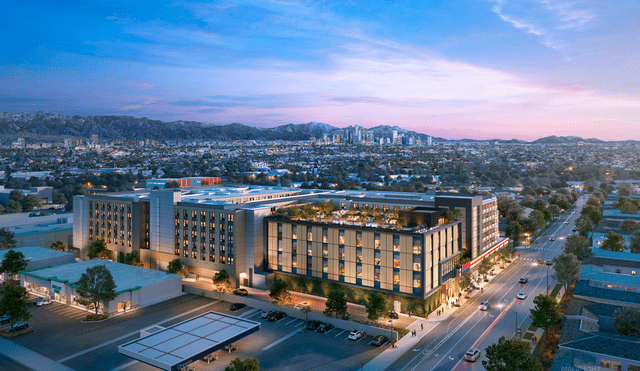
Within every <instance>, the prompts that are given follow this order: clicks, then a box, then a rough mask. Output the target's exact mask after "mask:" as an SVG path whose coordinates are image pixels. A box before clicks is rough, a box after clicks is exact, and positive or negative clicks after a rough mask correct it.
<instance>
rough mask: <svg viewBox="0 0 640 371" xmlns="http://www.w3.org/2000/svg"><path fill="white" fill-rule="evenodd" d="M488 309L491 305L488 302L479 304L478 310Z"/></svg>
mask: <svg viewBox="0 0 640 371" xmlns="http://www.w3.org/2000/svg"><path fill="white" fill-rule="evenodd" d="M489 307H491V303H489V301H488V300H487V301H483V302H482V303H480V310H487V309H489Z"/></svg>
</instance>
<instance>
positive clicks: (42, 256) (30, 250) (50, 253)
mask: <svg viewBox="0 0 640 371" xmlns="http://www.w3.org/2000/svg"><path fill="white" fill-rule="evenodd" d="M11 250H14V251H19V252H21V253H22V254H23V255H24V257H25V259H28V260H29V261H32V262H34V261H38V260H46V259H51V258H57V257H59V256H67V255H73V256H75V254H74V253H71V252H65V251H58V250H54V249H48V248H46V247H40V246H23V247H16V248H14V249H11ZM7 251H9V250H0V261H2V259H4V255H5V254H6V253H7Z"/></svg>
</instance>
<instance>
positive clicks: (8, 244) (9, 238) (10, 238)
mask: <svg viewBox="0 0 640 371" xmlns="http://www.w3.org/2000/svg"><path fill="white" fill-rule="evenodd" d="M15 247H16V239H15V235H14V234H13V232H11V231H10V230H8V229H4V228H0V250H6V249H13V248H15Z"/></svg>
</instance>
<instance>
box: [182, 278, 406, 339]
mask: <svg viewBox="0 0 640 371" xmlns="http://www.w3.org/2000/svg"><path fill="white" fill-rule="evenodd" d="M182 290H183V291H184V292H188V293H190V294H195V295H202V296H205V297H208V298H212V299H217V300H222V301H225V302H229V303H243V304H246V305H247V306H249V307H252V308H257V309H260V310H273V311H280V312H284V313H285V314H286V315H287V316H289V317H293V318H298V319H302V320H309V321H314V320H315V321H320V322H325V323H330V324H332V325H333V326H335V327H337V328H342V329H348V330H360V331H364V332H365V333H366V334H367V335H372V336H376V335H383V336H386V337H388V338H389V340H391V341H398V331H395V330H392V329H391V328H382V327H377V326H371V325H367V324H364V323H359V322H354V321H347V320H343V319H340V318H334V317H327V316H326V315H324V314H319V313H313V312H309V313H305V312H303V311H301V310H298V309H294V308H290V307H284V306H279V305H276V304H272V303H271V302H267V301H262V300H257V299H252V298H248V297H244V296H238V295H233V294H224V293H219V292H214V291H211V290H203V289H201V288H198V287H194V286H190V285H182Z"/></svg>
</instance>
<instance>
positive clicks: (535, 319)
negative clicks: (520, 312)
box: [529, 294, 562, 334]
mask: <svg viewBox="0 0 640 371" xmlns="http://www.w3.org/2000/svg"><path fill="white" fill-rule="evenodd" d="M529 317H531V324H532V325H534V326H536V327H541V328H543V329H545V330H546V329H548V328H550V327H553V326H555V325H557V324H559V323H560V322H561V321H562V313H560V305H559V304H558V302H557V301H556V299H555V298H554V297H552V296H550V295H542V294H540V295H538V296H536V297H535V298H534V299H533V308H532V309H531V315H530V316H529ZM548 333H549V332H548V331H547V334H548Z"/></svg>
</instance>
